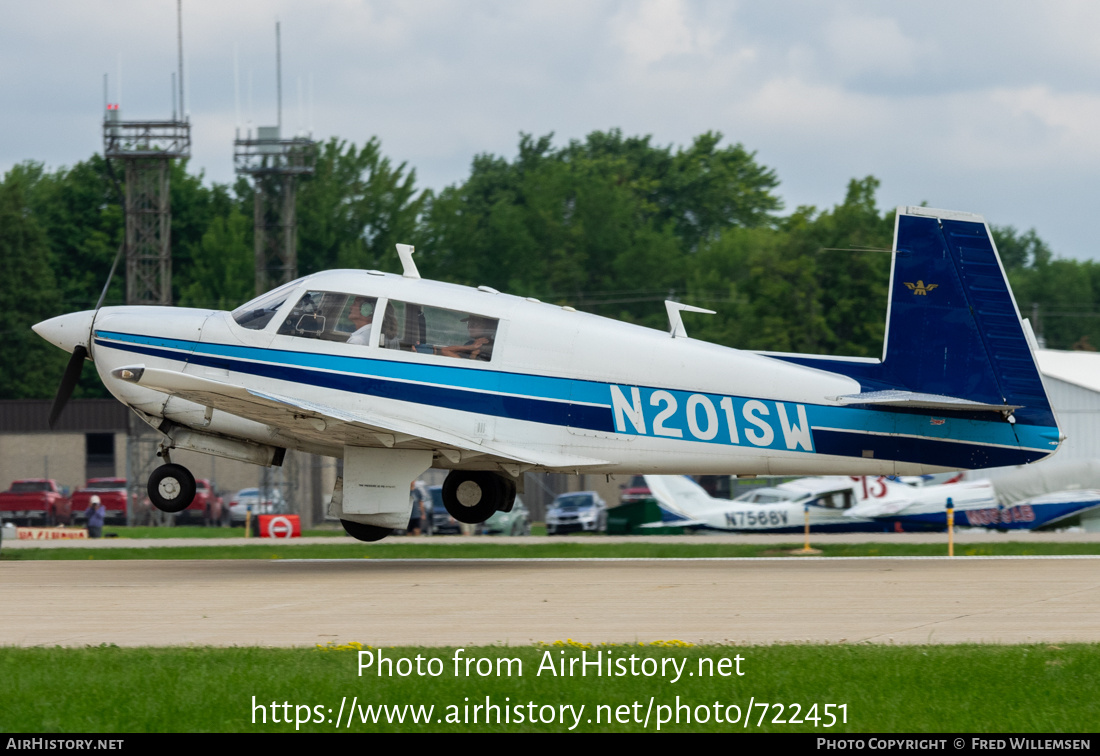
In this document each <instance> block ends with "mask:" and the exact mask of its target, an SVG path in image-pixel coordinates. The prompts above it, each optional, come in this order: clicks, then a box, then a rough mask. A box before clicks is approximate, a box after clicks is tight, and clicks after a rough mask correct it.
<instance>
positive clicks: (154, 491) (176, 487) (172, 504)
mask: <svg viewBox="0 0 1100 756" xmlns="http://www.w3.org/2000/svg"><path fill="white" fill-rule="evenodd" d="M148 490H149V501H151V502H153V506H154V507H156V508H157V509H159V510H160V511H162V512H168V513H175V512H182V511H183V510H185V509H187V508H188V507H189V506H191V501H192V500H193V499H194V498H195V490H196V489H195V476H194V475H192V474H191V471H190V470H188V469H187V468H186V467H184V466H183V465H161V466H160V467H158V468H157V469H156V470H153V474H152V475H150V476H149V485H148Z"/></svg>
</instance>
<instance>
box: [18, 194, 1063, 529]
mask: <svg viewBox="0 0 1100 756" xmlns="http://www.w3.org/2000/svg"><path fill="white" fill-rule="evenodd" d="M894 250H895V251H894V255H893V263H892V268H891V282H890V302H889V311H888V316H887V338H886V344H885V346H884V351H883V357H882V359H881V360H879V359H867V358H846V357H820V356H814V355H798V354H776V353H753V352H745V351H739V350H736V349H728V348H725V347H720V346H716V345H714V344H708V343H704V342H699V341H695V340H692V339H689V338H687V334H686V332H685V330H684V326H683V323H682V321H681V311H683V310H687V311H691V312H698V311H700V310H699V308H694V307H690V306H688V305H683V304H678V303H674V302H667V303H666V307H667V309H668V313H669V321H670V328H669V332H668V333H664V332H661V331H656V330H653V329H648V328H642V327H639V326H635V325H629V324H626V323H621V322H617V321H614V320H609V319H606V318H601V317H597V316H595V315H590V314H585V313H581V312H577V311H575V310H574V309H573V308H572V307H561V306H556V305H552V304H546V303H542V302H538V301H537V300H534V299H523V298H521V297H515V296H509V295H507V294H501V293H499V292H497V291H495V290H494V289H491V288H489V287H485V286H482V287H479V288H477V289H473V288H468V287H465V286H457V285H453V284H446V283H440V282H435V281H427V280H423V279H421V278H420V276H419V273H418V272H417V270H416V266H415V264H414V263H413V261H412V248H411V247H408V246H406V245H398V252H399V255H400V257H401V260H402V264H403V267H404V273H403V275H394V274H387V273H381V272H378V271H360V270H342V271H328V272H324V273H317V274H315V275H311V276H306V277H305V278H302V279H299V280H297V281H294V282H292V283H288V284H286V285H284V286H281V287H279V288H278V289H276V290H274V291H272V292H269V293H267V294H265V295H263V296H261V297H258V298H257V299H255V300H253V301H251V302H249V303H247V304H245V305H243V306H241V307H239V308H237V309H236V310H234V311H233V312H221V311H215V310H199V309H184V308H171V309H168V308H156V307H105V308H102V309H98V308H97V309H96V310H89V311H86V312H78V313H73V314H71V315H63V316H61V317H57V318H53V319H51V320H47V321H44V322H42V323H39V324H37V325H36V326H35V327H34V328H35V331H36V332H38V333H39V334H40V335H41V336H43V337H44V338H46V339H47V340H49V341H51V342H52V343H54V344H56V345H57V346H59V347H61V348H63V349H66V350H68V351H70V352H72V354H73V356H72V358H71V359H70V361H69V366H68V368H67V369H66V373H65V376H64V378H63V379H62V382H61V386H60V388H59V389H58V395H57V397H56V399H55V403H54V409H53V411H52V413H51V423H52V422H53V421H54V420H56V417H57V415H58V413H59V412H60V410H61V408H62V407H63V406H64V403H65V401H66V400H67V398H68V396H69V394H71V391H72V388H73V386H74V385H75V383H76V381H77V379H78V377H79V374H80V368H81V365H82V364H83V361H84V360H85V359H91V360H93V362H94V363H95V366H96V369H97V371H98V372H99V375H100V377H101V378H102V380H103V381H104V383H105V385H106V386H107V388H108V390H109V391H110V392H111V393H112V394H114V395H115V396H116V397H117V398H118V399H119V400H120V401H121V402H123V403H124V404H126V405H127V406H129V407H130V408H132V409H133V410H134V411H135V412H136V413H137V414H138V415H139V416H140V417H141V418H142V419H143V420H145V421H146V422H148V423H149V424H150V425H152V426H153V427H154V428H156V429H157V430H159V431H160V432H161V433H162V434H163V436H164V438H163V442H162V446H161V455H162V457H163V458H164V459H165V461H166V462H167V464H164V465H162V466H161V467H159V468H157V469H156V470H155V471H154V472H153V474H152V475H151V476H150V479H149V485H148V489H149V497H150V500H151V501H152V502H153V504H154V505H156V506H157V507H159V508H161V509H163V510H165V511H177V510H179V509H182V508H184V507H186V506H187V503H188V502H189V501H190V500H191V497H192V494H193V492H194V477H193V476H192V475H191V473H190V472H189V471H188V470H187V469H186V468H184V467H182V466H180V465H177V464H172V463H171V461H170V458H169V454H170V451H171V450H172V449H191V450H196V451H201V452H206V453H208V454H215V455H219V456H223V457H228V458H230V459H238V460H245V461H249V462H254V463H256V464H260V465H273V464H274V465H278V464H280V463H281V461H282V458H283V455H284V453H285V451H286V450H287V449H299V450H302V451H306V452H313V453H316V454H324V455H329V456H334V457H342V458H343V460H344V468H343V477H342V479H341V480H339V481H338V482H337V486H336V490H334V492H333V499H332V504H331V510H330V511H332V512H333V514H335V515H336V516H338V517H339V518H340V519H341V521H342V522H343V524H344V527H345V528H346V529H347V531H348V532H349V533H350V534H351V535H353V536H355V537H356V538H360V539H362V540H376V539H378V538H382V537H384V536H385V535H387V534H388V533H389V532H390V530H391V529H393V528H397V527H404V525H405V524H406V523H407V521H408V513H409V498H408V490H409V482H410V481H411V480H413V479H414V478H416V477H417V476H418V475H419V474H420V473H421V472H423V471H424V470H426V469H427V468H429V467H431V466H433V465H434V466H437V467H443V468H449V469H450V470H451V473H450V474H449V475H448V477H447V479H446V482H445V484H444V487H443V497H444V504H445V506H446V507H447V510H448V511H449V512H450V513H451V514H452V515H453V516H454V517H455V519H457V520H461V521H463V522H470V523H473V522H481V521H483V520H485V519H486V518H487V517H489V515H491V514H492V513H493V512H494V511H497V510H503V511H507V510H508V509H509V508H510V507H511V505H512V502H513V500H514V498H515V494H516V490H517V482H518V481H522V474H523V473H524V472H527V471H558V472H580V471H584V472H588V473H609V474H610V473H637V472H649V473H695V474H706V473H737V474H743V475H752V474H763V475H792V474H794V475H798V474H802V475H806V474H808V475H821V474H846V475H893V474H920V473H926V472H936V471H942V470H953V469H960V468H969V469H972V468H981V467H988V466H994V465H998V466H1003V465H1017V464H1024V463H1029V462H1034V461H1036V460H1039V459H1042V458H1044V457H1046V456H1049V455H1050V454H1052V453H1053V452H1054V451H1055V450H1056V449H1057V448H1058V445H1059V443H1060V434H1059V430H1058V425H1057V423H1056V421H1055V418H1054V414H1053V413H1052V411H1051V408H1050V404H1049V403H1048V401H1047V397H1046V393H1045V391H1044V389H1043V384H1042V380H1041V379H1040V377H1039V371H1038V369H1037V367H1036V365H1035V360H1034V357H1033V354H1032V343H1033V338H1031V337H1030V330H1029V328H1028V326H1027V324H1026V322H1025V321H1023V320H1021V318H1020V314H1019V311H1018V310H1017V308H1016V304H1015V301H1014V300H1013V298H1012V293H1011V291H1010V290H1009V287H1008V283H1007V280H1006V278H1005V274H1004V271H1003V269H1002V268H1001V264H1000V260H999V258H998V256H997V252H996V249H995V248H994V244H993V240H992V237H991V236H990V232H989V228H988V226H987V225H986V224H985V222H984V221H983V220H982V219H981V218H980V217H979V216H975V215H969V214H965V213H956V212H949V211H937V210H931V209H928V208H918V207H909V208H900V209H899V211H898V214H897V219H896V221H895V232H894ZM702 312H708V311H706V310H702Z"/></svg>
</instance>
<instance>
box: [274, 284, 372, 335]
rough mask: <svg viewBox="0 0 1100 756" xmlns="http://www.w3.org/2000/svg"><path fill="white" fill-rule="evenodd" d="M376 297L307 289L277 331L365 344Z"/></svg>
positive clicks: (285, 333)
mask: <svg viewBox="0 0 1100 756" xmlns="http://www.w3.org/2000/svg"><path fill="white" fill-rule="evenodd" d="M377 304H378V300H377V299H375V298H374V297H365V296H362V295H359V294H346V293H342V292H335V291H307V292H306V293H305V294H303V295H302V298H301V299H299V300H298V302H297V304H295V305H294V308H293V309H292V310H291V311H290V315H288V316H287V318H286V320H284V321H283V324H282V325H281V326H279V333H280V334H282V335H284V336H298V337H301V338H307V339H321V340H323V341H338V342H345V343H348V344H361V345H364V346H365V345H367V344H369V343H370V332H371V327H372V324H373V322H374V313H375V309H376V307H377Z"/></svg>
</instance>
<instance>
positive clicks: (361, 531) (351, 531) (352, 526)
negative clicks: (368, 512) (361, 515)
mask: <svg viewBox="0 0 1100 756" xmlns="http://www.w3.org/2000/svg"><path fill="white" fill-rule="evenodd" d="M340 524H341V525H343V526H344V532H346V533H347V534H348V535H349V536H351V537H352V538H355V539H357V540H360V541H381V540H382V539H383V538H385V537H386V536H388V535H389V534H390V533H392V532H393V528H382V527H379V526H378V525H364V524H363V523H361V522H352V521H351V520H340Z"/></svg>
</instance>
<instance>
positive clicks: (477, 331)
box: [379, 300, 499, 362]
mask: <svg viewBox="0 0 1100 756" xmlns="http://www.w3.org/2000/svg"><path fill="white" fill-rule="evenodd" d="M498 323H499V321H498V320H496V319H495V318H487V317H485V316H482V315H475V314H474V313H470V312H462V311H460V310H445V309H443V308H442V307H429V306H427V305H419V304H413V303H411V302H397V301H392V300H391V301H390V303H389V305H388V306H387V308H386V314H385V316H384V317H383V319H382V335H381V337H380V339H379V340H380V345H381V346H383V347H385V348H387V349H401V350H405V351H411V352H417V353H419V354H437V355H442V356H444V357H454V358H456V359H467V360H480V361H482V362H488V361H490V360H491V359H492V358H493V347H494V345H495V343H496V335H497V325H498Z"/></svg>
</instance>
